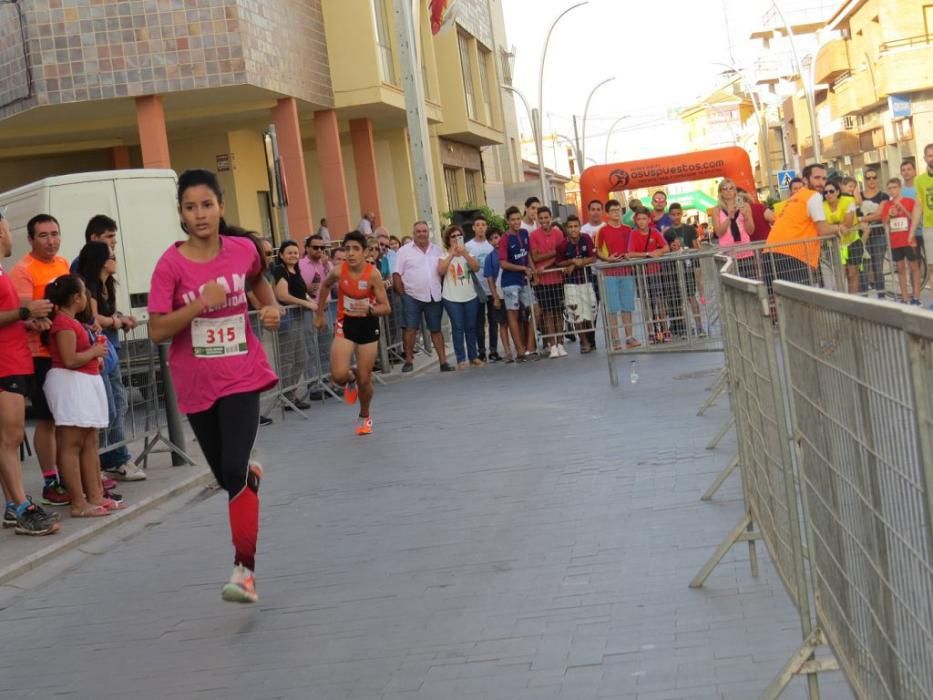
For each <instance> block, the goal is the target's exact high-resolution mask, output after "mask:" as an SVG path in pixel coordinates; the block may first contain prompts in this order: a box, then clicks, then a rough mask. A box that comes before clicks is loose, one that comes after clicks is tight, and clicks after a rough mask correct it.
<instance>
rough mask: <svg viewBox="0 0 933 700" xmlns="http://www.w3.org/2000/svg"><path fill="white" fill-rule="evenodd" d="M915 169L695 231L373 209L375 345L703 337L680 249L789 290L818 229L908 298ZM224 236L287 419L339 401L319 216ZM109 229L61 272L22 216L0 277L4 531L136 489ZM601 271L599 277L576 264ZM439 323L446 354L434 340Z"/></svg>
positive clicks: (871, 280)
mask: <svg viewBox="0 0 933 700" xmlns="http://www.w3.org/2000/svg"><path fill="white" fill-rule="evenodd" d="M924 160H925V165H926V170H925V172H923V173H921V174H919V175H918V174H917V170H916V167H915V164H914V162H913V161H912V160H905V161H904V162H903V163H902V164H901V166H900V177H892V178H889V179H888V180H887V182H884V183H882V181H881V175H880V173H879V172H878V170H877V169H874V168H868V169H867V170H866V171H865V173H864V182H863V183H862V184H861V185H860V183H859V182H858V181H856V180H855V179H854V178H851V177H843V176H833V177H829V176H828V173H827V171H826V169H825V168H824V167H823V166H822V165H819V164H814V165H809V166H807V167H806V168H805V169H804V171H803V173H802V174H801V177H800V178H797V179H795V180H794V181H793V182H792V183H791V186H790V194H789V196H788V197H787V199H785V200H784V201H781V202H777V203H775V204H774V205H773V206H767V205H766V204H764V203H762V202H759V201H758V200H757V199H756V198H754V197H752V196H751V195H749V193H747V192H745V191H743V190H742V189H741V188H739V187H738V186H737V185H736V183H735V182H733V181H732V180H730V179H728V178H725V179H723V180H721V181H720V182H719V184H718V197H717V202H716V205H715V206H714V207H713V208H712V209H711V210H710V211H709V212H708V217H709V221H708V222H707V223H700V222H699V220H698V218H694V219H692V220H689V221H688V220H687V219H686V217H685V212H684V210H683V208H682V207H681V205H680V204H678V203H676V202H674V203H671V204H670V205H668V201H667V195H666V194H665V193H664V192H662V191H658V192H656V193H654V194H653V196H652V197H651V200H650V206H644V205H642V203H641V201H640V200H638V199H633V200H631V201H629V202H628V203H627V205H626V203H624V202H622V201H619V200H617V199H609V200H608V201H605V202H603V201H599V200H593V201H590V202H588V203H587V205H586V213H585V221H582V220H581V219H580V218H579V217H578V216H576V215H569V216H567V217H566V218H565V219H564V220H563V221H557V220H556V219H555V217H554V216H553V213H552V212H551V210H550V209H549V208H548V207H546V206H542V205H541V203H540V201H539V200H538V199H537V198H536V197H530V198H528V199H527V200H526V201H525V203H524V207H523V208H522V209H519V208H518V207H515V206H512V207H509V208H508V209H507V210H506V211H505V213H504V221H505V226H504V227H503V228H504V230H503V229H500V228H499V227H497V226H495V225H494V223H493V222H491V221H489V220H488V219H487V218H486V217H485V216H484V215H482V214H479V215H477V216H475V217H474V218H473V220H472V221H471V222H470V224H469V226H467V227H461V226H457V225H451V226H447V227H446V228H445V229H444V230H443V232H442V235H441V237H440V241H439V242H435V241H434V240H432V236H431V232H430V229H429V226H428V224H427V223H425V222H423V221H419V222H416V223H415V224H414V225H413V226H412V230H411V233H410V235H406V236H404V237H402V238H399V237H397V236H395V235H392V234H391V233H390V232H389V231H387V230H386V229H385V228H384V227H382V226H379V225H377V217H376V215H375V214H374V213H373V212H364V214H363V216H362V217H361V220H360V222H359V225H358V228H359V232H360V233H362V234H363V235H364V236H365V240H366V241H367V248H366V253H365V255H366V262H368V263H370V264H372V265H373V266H374V267H375V268H376V269H378V271H379V273H380V275H381V278H382V280H383V282H382V283H384V284H385V285H386V290H387V291H388V292H389V294H390V295H391V309H392V315H391V316H390V317H388V318H387V321H386V328H387V330H388V331H389V332H388V333H384V334H383V337H382V338H381V341H382V342H383V343H391V344H392V345H393V351H395V352H397V354H398V355H399V356H400V358H399V359H400V361H401V365H402V366H401V371H402V372H403V373H408V372H411V371H413V369H414V353H415V350H416V347H417V344H418V342H419V341H420V340H421V338H422V337H424V341H425V342H428V340H429V341H430V343H431V344H432V345H433V348H434V351H435V352H436V353H437V356H438V359H439V361H440V362H439V368H440V371H441V372H454V371H458V370H459V371H464V370H470V369H481V368H483V367H485V366H486V365H487V363H500V362H501V363H526V362H529V361H537V360H539V359H541V358H547V359H560V358H563V357H566V356H568V354H569V351H568V344H570V343H574V342H578V348H579V352H580V353H581V354H590V353H592V352H593V351H594V350H595V349H596V337H595V326H596V323H597V307H598V305H599V304H600V303H602V304H603V306H604V309H605V312H606V313H605V320H606V325H607V328H606V336H607V339H608V343H609V349H610V350H611V351H613V352H615V351H624V350H633V349H635V348H638V347H639V346H641V345H642V344H643V342H647V343H651V344H665V343H673V342H676V341H677V340H683V339H687V338H689V337H691V336H693V337H697V338H702V337H704V336H706V334H707V332H708V330H709V329H708V328H705V327H704V323H703V320H704V315H703V313H702V308H703V305H704V304H706V296H705V290H704V280H703V275H702V274H701V271H700V269H699V265H698V261H699V258H698V257H697V256H689V255H684V253H689V252H691V251H698V250H699V249H701V248H702V247H706V246H713V245H715V246H718V247H719V248H720V249H723V250H729V249H734V251H733V255H732V257H733V258H734V260H735V265H736V269H737V271H738V274H740V275H741V276H744V277H758V276H761V275H764V276H765V277H766V281H767V282H768V283H769V284H770V282H771V279H773V278H782V279H789V280H793V281H806V280H807V279H811V280H812V279H813V278H814V277H817V278H818V277H819V269H818V268H819V266H820V260H819V255H820V251H819V250H817V251H816V252H815V254H814V252H813V249H812V248H808V247H807V246H804V245H799V244H796V243H795V242H797V241H801V240H805V239H809V238H813V237H815V236H818V235H821V236H825V235H830V236H836V237H838V240H839V249H840V255H841V259H840V260H839V264H840V265H841V266H842V268H843V269H844V271H845V272H844V277H845V281H846V285H847V288H848V291H849V292H850V293H853V294H866V295H872V296H876V297H882V296H888V297H891V298H893V299H895V300H897V301H901V302H903V303H907V304H913V305H920V304H921V303H922V302H921V294H922V292H923V291H924V290H923V287H922V283H923V280H924V278H926V277H928V276H929V275H928V272H929V269H928V268H927V267H926V265H927V264H928V262H929V261H930V260H931V259H933V258H931V255H930V253H931V251H930V247H931V246H933V144H930V145H927V146H926V148H925V149H924ZM240 233H241V234H250V235H252V236H254V237H255V238H256V239H258V242H259V244H260V246H261V248H262V249H263V252H264V255H265V256H266V260H267V262H268V263H269V265H268V269H267V272H266V274H267V276H268V279H269V282H270V283H271V284H272V287H273V290H274V293H275V297H276V299H277V301H278V302H279V303H280V304H281V305H283V306H285V307H287V308H288V311H287V314H286V316H285V317H283V319H282V322H281V326H280V328H279V330H278V331H277V344H278V347H277V356H278V358H279V373H280V386H281V396H282V399H283V401H284V407H285V409H286V410H304V409H307V408H309V403H308V401H309V400H315V399H323V398H325V397H327V396H339V395H341V392H342V389H341V388H340V387H339V386H337V385H336V384H333V383H331V382H330V381H329V380H328V379H327V375H328V372H327V366H328V361H329V355H330V349H331V344H332V343H333V339H334V323H335V320H336V310H335V309H334V303H333V302H334V300H335V298H336V295H337V290H336V289H332V290H331V292H330V293H328V295H327V298H325V299H321V298H320V291H321V287H322V283H323V282H324V281H325V280H326V279H327V278H328V276H329V275H330V274H331V272H332V271H334V269H335V267H336V266H338V265H341V264H342V262H343V260H344V259H345V250H344V249H343V248H342V244H341V242H340V241H337V240H334V237H333V236H332V234H331V232H330V231H329V229H328V227H327V220H326V219H321V221H320V226H319V228H318V230H317V231H316V232H315V233H313V234H311V235H309V236H308V237H307V238H305V239H304V240H303V241H302V242H301V243H299V242H297V241H293V240H286V241H283V242H282V243H281V244H280V245H279V246H278V247H277V248H276V247H275V246H274V245H273V243H272V241H271V240H269V239H266V238H263V237H262V236H260V235H259V234H257V233H255V232H250V231H243V230H240ZM118 235H119V231H118V228H117V223H116V222H115V221H114V220H113V219H111V218H110V217H108V216H105V215H98V216H94V217H93V218H91V219H90V220H89V221H88V223H87V226H86V229H85V243H84V246H83V248H82V249H81V251H80V254H79V255H78V257H77V258H76V259H75V260H73V261H71V262H69V261H67V260H65V259H64V258H62V257H61V256H60V255H59V248H60V245H61V237H62V232H61V230H60V227H59V224H58V221H57V220H56V219H55V218H54V217H53V216H51V215H49V214H39V215H36V216H34V217H33V218H32V219H31V220H30V221H29V223H28V226H27V239H28V244H29V246H30V250H29V252H28V253H27V254H26V255H25V256H23V258H22V259H21V260H19V261H17V262H16V264H15V265H14V266H13V267H12V268H11V270H10V271H9V272H7V271H5V270H4V269H3V268H2V267H0V456H2V463H0V467H2V469H0V477H2V478H0V485H2V488H3V494H4V504H5V508H4V518H3V525H4V527H10V528H15V530H16V532H17V533H20V534H32V535H41V534H51V533H54V532H57V531H58V529H59V520H60V518H59V516H58V515H57V514H56V513H55V511H54V510H47V509H46V508H44V507H49V506H53V507H63V506H68V507H69V508H70V512H71V515H72V516H74V517H105V516H107V515H109V514H111V513H113V512H115V511H117V510H119V509H121V508H122V507H123V497H122V496H121V495H120V494H118V493H117V492H116V491H115V489H116V488H117V484H118V482H121V481H123V482H133V481H140V480H143V479H145V478H146V473H145V471H144V470H142V469H140V468H139V467H138V466H137V465H136V463H135V461H134V460H133V457H132V454H131V453H130V451H129V448H128V445H127V442H128V441H127V431H126V429H125V421H126V412H127V392H126V387H125V385H124V378H123V376H122V374H121V366H120V365H121V363H120V361H119V357H120V351H121V345H122V344H123V343H124V342H125V341H126V338H125V334H126V333H128V332H131V331H132V330H133V329H134V328H136V327H137V325H138V323H139V322H138V320H137V319H136V318H135V317H134V316H132V315H131V314H127V313H124V312H122V311H121V310H120V309H119V308H118V304H117V299H118V295H117V293H116V290H117V285H118V282H117V278H118V271H117V269H116V264H117V261H116V256H115V255H114V249H115V246H116V242H117V236H118ZM762 241H767V243H768V244H769V246H768V250H767V252H765V253H764V254H763V255H761V256H760V257H759V256H758V254H757V253H756V252H755V251H753V250H750V249H749V245H748V244H751V243H755V242H762ZM11 250H12V245H11V234H10V231H9V227H8V225H7V223H6V221H4V220H3V219H2V217H0V254H2V257H5V256H9V255H10V254H11ZM886 261H887V262H886ZM598 264H599V265H600V266H601V270H602V274H601V277H602V284H597V275H596V274H594V271H593V267H594V266H595V265H598ZM769 270H770V272H769ZM889 270H890V271H891V272H893V274H894V275H895V277H896V286H895V291H893V292H889V291H888V290H887V286H886V285H885V279H884V276H885V274H886V272H887V271H889ZM373 279H375V277H374V278H373ZM247 295H248V296H249V298H250V301H251V303H252V304H253V306H254V308H258V307H259V302H258V300H257V299H255V297H254V296H253V295H252V293H251V292H249V291H248V290H247ZM322 304H327V314H326V316H327V318H328V323H326V324H324V325H323V327H318V326H316V325H315V324H314V323H312V322H311V315H310V314H312V313H314V312H316V311H317V310H318V308H319V306H320V305H322ZM639 309H640V310H641V312H642V313H641V319H642V321H641V323H643V324H644V326H645V332H644V333H638V334H637V333H636V332H635V329H634V327H633V326H634V320H633V314H635V313H636V311H637V310H639ZM445 314H446V316H447V318H448V320H449V324H450V330H451V340H452V345H453V357H452V358H448V354H447V348H446V343H445V339H444V336H443V334H442V332H441V329H442V323H443V317H444V315H445ZM423 330H426V333H424V334H423V333H422V331H423ZM396 344H397V345H398V347H394V346H395V345H396ZM382 357H386V354H385V353H383V355H382ZM27 397H28V399H29V404H30V405H31V411H32V417H33V418H34V419H35V421H36V428H35V432H34V435H33V446H34V448H35V452H36V455H37V458H38V462H39V468H40V469H41V471H42V479H43V487H42V492H41V501H40V502H39V503H35V502H33V500H32V499H31V498H30V497H28V496H27V495H26V494H25V493H24V491H23V485H22V477H21V466H20V464H19V457H18V454H17V451H18V449H19V447H20V445H21V443H22V442H23V439H24V436H25V410H26V398H27ZM260 422H261V423H262V424H268V423H270V422H271V418H269V417H266V416H262V417H261V418H260Z"/></svg>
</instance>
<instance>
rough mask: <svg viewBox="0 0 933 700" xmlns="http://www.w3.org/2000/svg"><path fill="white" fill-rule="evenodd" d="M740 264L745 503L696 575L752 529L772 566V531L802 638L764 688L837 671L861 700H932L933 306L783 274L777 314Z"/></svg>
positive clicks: (776, 289) (735, 365)
mask: <svg viewBox="0 0 933 700" xmlns="http://www.w3.org/2000/svg"><path fill="white" fill-rule="evenodd" d="M833 259H835V258H833ZM735 271H739V266H738V265H737V264H736V260H735V259H730V260H729V261H728V262H727V263H726V267H725V268H724V274H722V275H721V278H720V290H721V294H722V326H723V340H724V347H725V355H726V363H727V365H726V367H727V376H728V382H727V383H728V388H729V396H730V404H731V407H732V413H733V416H734V418H735V426H736V437H737V442H738V451H739V454H738V457H737V465H738V469H739V471H740V473H741V477H742V486H743V496H744V502H745V512H744V513H743V515H742V517H741V518H740V519H739V522H738V523H737V524H736V526H735V527H734V528H733V530H732V531H731V532H729V533H728V534H727V536H726V538H725V539H724V541H723V542H722V544H721V545H720V546H719V547H718V548H717V549H716V551H715V552H714V554H713V556H712V557H711V558H710V560H709V561H708V562H707V563H706V564H705V565H704V566H703V567H702V569H701V570H700V571H699V572H698V574H697V575H696V577H695V578H694V579H693V581H692V582H691V586H694V587H698V586H702V585H703V584H704V582H705V581H706V580H707V578H708V577H709V576H710V575H712V574H713V573H714V570H715V567H716V565H717V564H718V563H719V561H721V559H722V558H723V557H724V556H725V554H726V553H727V552H728V551H729V549H730V548H731V547H732V546H734V545H736V544H739V543H741V542H746V543H748V547H749V549H750V553H751V556H750V564H751V568H752V575H757V560H756V558H755V555H754V551H755V544H754V543H755V542H756V541H757V540H761V541H762V542H764V544H765V548H766V550H767V552H768V555H769V556H770V558H771V560H772V561H773V563H774V566H775V569H776V571H777V572H778V574H779V577H780V579H781V581H782V583H783V584H784V587H785V588H786V590H787V592H788V594H789V596H790V598H791V601H792V602H793V604H794V605H795V607H796V609H797V611H798V613H799V618H800V628H801V637H802V643H801V645H800V647H799V648H798V649H797V650H796V651H794V652H793V653H789V654H788V659H789V660H788V662H787V664H786V665H785V666H784V667H783V669H781V670H780V673H778V674H777V676H776V678H775V680H774V682H773V683H772V684H771V685H770V686H769V687H768V688H766V689H764V692H763V694H762V697H766V698H775V697H778V696H779V695H780V694H781V692H782V691H783V690H784V688H786V686H787V684H788V683H789V682H790V681H791V680H792V679H793V678H794V677H795V676H797V675H803V676H806V678H807V686H808V693H809V697H811V698H815V697H818V696H819V685H818V677H817V674H818V673H820V672H823V671H828V670H833V669H836V668H841V670H842V671H843V673H844V675H845V678H846V680H847V681H848V683H849V685H850V686H851V688H852V690H853V692H854V693H855V695H856V696H857V697H859V698H872V699H875V698H890V699H891V700H894V699H895V698H897V699H903V698H929V697H933V491H931V486H933V470H931V465H933V400H931V395H930V391H929V387H930V386H931V383H930V382H931V379H933V370H931V367H933V362H931V360H933V357H931V354H933V316H931V315H930V314H929V313H927V312H924V311H918V310H912V309H910V308H909V307H904V306H897V305H894V304H892V303H888V302H884V301H876V300H870V299H863V298H859V297H854V296H851V295H844V294H841V293H839V292H833V291H830V290H826V289H820V288H818V287H816V286H813V287H807V286H805V285H801V284H793V283H788V282H784V281H775V282H774V284H773V288H772V291H773V296H774V297H775V299H776V310H777V313H776V320H777V324H776V325H775V323H774V322H773V318H774V316H773V311H772V308H771V304H770V303H769V290H768V285H767V284H766V282H765V281H764V280H758V279H743V278H742V277H740V276H737V275H735V274H732V273H733V272H735ZM815 277H816V276H815V275H814V278H815ZM823 280H824V281H825V280H826V275H825V274H824V275H823ZM730 466H731V465H730ZM824 646H828V649H829V650H831V652H832V653H831V655H828V654H827V653H826V650H825V649H822V647H824ZM789 652H790V650H789Z"/></svg>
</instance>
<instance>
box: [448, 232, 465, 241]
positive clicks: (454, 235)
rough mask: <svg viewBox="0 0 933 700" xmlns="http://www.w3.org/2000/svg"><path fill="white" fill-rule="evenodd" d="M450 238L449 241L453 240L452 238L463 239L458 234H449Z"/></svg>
mask: <svg viewBox="0 0 933 700" xmlns="http://www.w3.org/2000/svg"><path fill="white" fill-rule="evenodd" d="M450 238H451V240H453V239H454V238H463V236H462V235H461V234H459V233H454V234H451V236H450Z"/></svg>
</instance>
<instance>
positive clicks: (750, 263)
mask: <svg viewBox="0 0 933 700" xmlns="http://www.w3.org/2000/svg"><path fill="white" fill-rule="evenodd" d="M713 229H714V230H715V232H716V236H717V237H718V238H719V246H720V247H722V248H729V247H732V246H737V245H743V244H747V243H751V240H752V234H753V233H755V220H754V218H753V217H752V208H751V207H750V206H749V205H748V202H747V201H746V200H745V198H744V197H740V196H739V193H738V190H736V187H735V182H733V181H732V180H730V179H729V178H727V177H726V178H723V179H722V182H720V183H719V204H717V205H716V206H715V207H713ZM754 255H755V254H754V253H753V252H752V251H751V250H745V251H742V252H739V253H736V255H735V259H736V262H737V263H738V266H739V276H740V277H755V274H754V272H755V261H754Z"/></svg>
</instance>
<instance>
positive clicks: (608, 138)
mask: <svg viewBox="0 0 933 700" xmlns="http://www.w3.org/2000/svg"><path fill="white" fill-rule="evenodd" d="M631 116H632V115H631V114H623V115H622V116H621V117H619V118H618V119H616V120H615V121H614V122H612V126H610V127H609V133H608V134H607V135H606V152H605V153H604V154H603V162H604V163H608V162H609V141H610V139H611V138H612V132H613V131H615V129H616V127H617V126H618V125H619V124H621V123H622V122H623V121H625V120H626V119H630V118H631Z"/></svg>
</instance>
